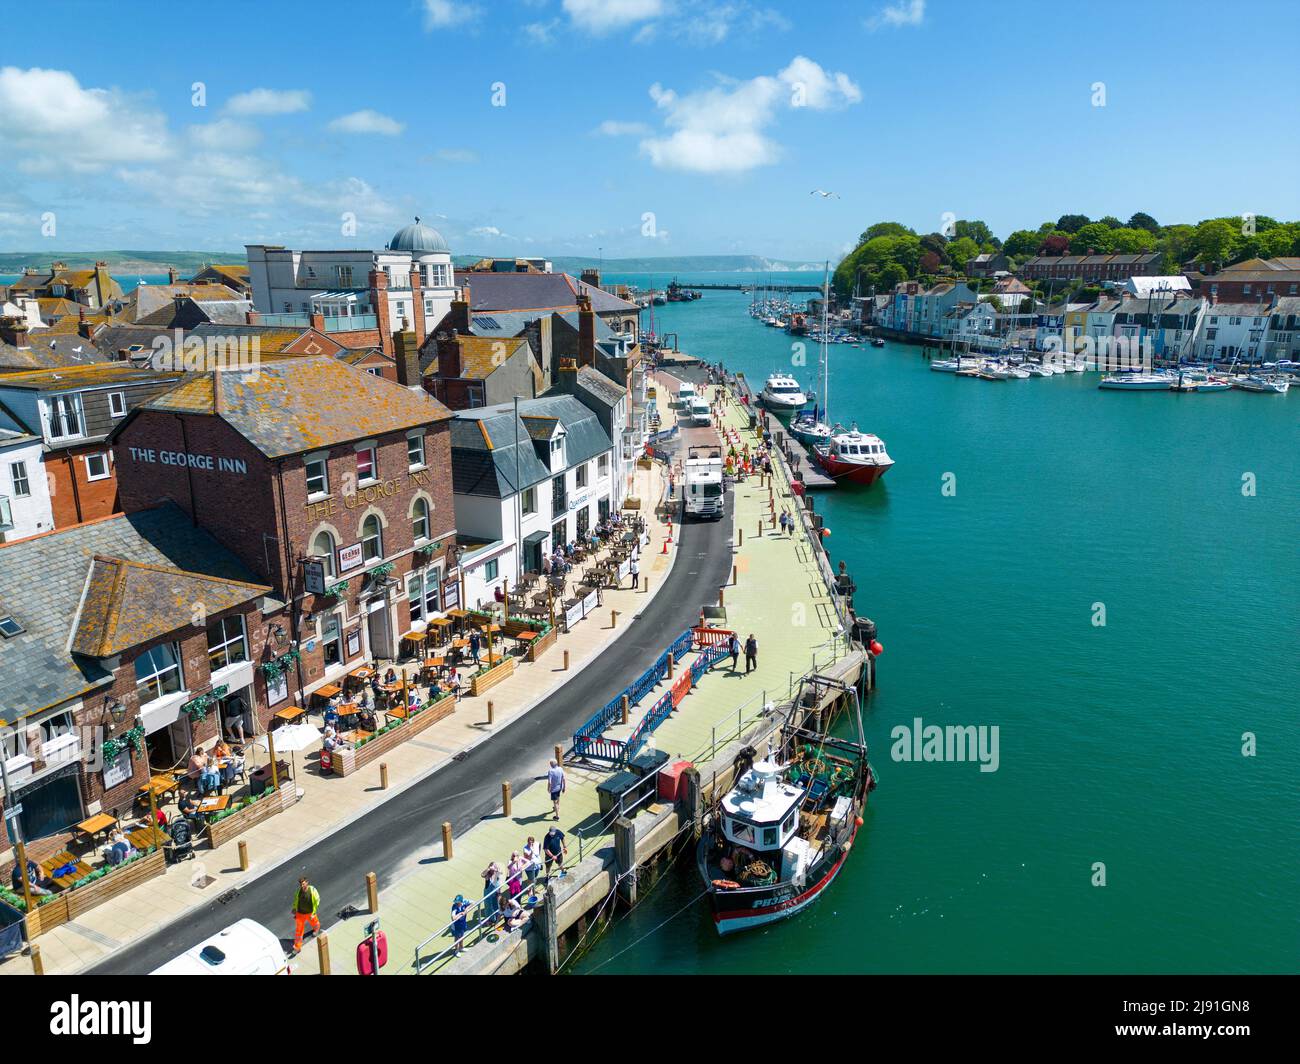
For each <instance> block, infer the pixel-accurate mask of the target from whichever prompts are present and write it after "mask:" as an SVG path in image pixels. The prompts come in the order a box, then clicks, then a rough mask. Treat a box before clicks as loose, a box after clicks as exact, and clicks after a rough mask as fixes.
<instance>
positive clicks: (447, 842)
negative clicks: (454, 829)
mask: <svg viewBox="0 0 1300 1064" xmlns="http://www.w3.org/2000/svg"><path fill="white" fill-rule="evenodd" d="M442 859H443V860H444V861H450V860H451V821H450V820H444V821H443V822H442Z"/></svg>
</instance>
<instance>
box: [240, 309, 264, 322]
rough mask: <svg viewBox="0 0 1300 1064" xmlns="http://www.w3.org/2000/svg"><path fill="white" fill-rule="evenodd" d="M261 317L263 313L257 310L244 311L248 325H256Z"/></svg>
mask: <svg viewBox="0 0 1300 1064" xmlns="http://www.w3.org/2000/svg"><path fill="white" fill-rule="evenodd" d="M260 318H261V315H259V314H258V312H257V311H255V310H246V311H244V324H246V325H256V324H257V323H258V321H259V320H260Z"/></svg>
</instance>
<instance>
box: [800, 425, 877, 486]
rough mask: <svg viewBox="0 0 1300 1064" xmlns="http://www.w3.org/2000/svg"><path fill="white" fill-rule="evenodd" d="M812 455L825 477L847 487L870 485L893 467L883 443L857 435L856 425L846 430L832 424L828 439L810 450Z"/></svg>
mask: <svg viewBox="0 0 1300 1064" xmlns="http://www.w3.org/2000/svg"><path fill="white" fill-rule="evenodd" d="M812 453H813V457H814V459H815V460H816V462H817V464H818V465H819V466H821V468H822V471H823V472H824V473H825V474H826V475H827V476H828V477H831V478H833V479H834V480H843V481H848V482H849V483H850V484H863V485H868V486H869V485H871V484H874V483H875V482H876V481H877V480H879V479H880V478H881V477H883V476H884V475H885V474H886V473H887V472H889V469H890V467H891V466H892V465H893V464H894V460H893V459H892V458H890V457H889V452H888V451H886V450H885V441H884V440H882V439H881V438H880V437H879V436H875V435H872V434H871V433H869V432H859V431H858V426H857V425H853V426H852V427H850V428H849V429H848V430H847V431H846V430H845V429H844V427H843V426H842V425H836V426H835V428H833V429H832V430H831V433H830V439H829V440H827V442H826V443H824V444H821V445H820V446H816V447H814V448H813V452H812Z"/></svg>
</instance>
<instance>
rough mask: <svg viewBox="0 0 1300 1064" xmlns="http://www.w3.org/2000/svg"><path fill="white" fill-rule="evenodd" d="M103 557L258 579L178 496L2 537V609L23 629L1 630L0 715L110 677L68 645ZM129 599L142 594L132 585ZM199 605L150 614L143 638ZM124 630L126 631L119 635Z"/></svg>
mask: <svg viewBox="0 0 1300 1064" xmlns="http://www.w3.org/2000/svg"><path fill="white" fill-rule="evenodd" d="M97 556H98V557H101V558H105V559H111V558H116V559H122V560H124V561H128V562H137V563H140V564H141V565H145V566H153V567H158V568H161V569H164V570H179V571H180V572H182V573H189V574H202V577H210V578H215V579H216V580H218V581H234V582H237V583H238V584H240V585H243V586H245V587H246V588H249V589H251V588H253V587H256V586H258V585H257V584H256V577H255V576H254V574H253V573H252V572H250V571H249V570H248V568H247V567H245V566H244V564H243V563H242V562H240V561H239V559H238V558H236V557H235V556H234V555H233V554H231V553H230V552H229V551H228V550H226V548H225V547H223V546H221V544H220V543H218V542H217V541H216V540H215V539H213V538H212V536H211V535H209V534H208V533H207V532H205V531H203V530H202V529H200V528H196V527H194V525H193V524H191V522H190V520H189V518H188V517H186V516H185V514H184V513H183V512H182V511H181V510H180V508H179V507H177V506H175V505H174V504H172V503H166V504H164V505H162V506H158V507H155V508H154V509H150V510H141V511H139V512H137V513H133V514H118V515H116V516H114V517H109V518H105V519H104V520H102V521H92V522H90V523H89V524H84V525H74V526H72V527H71V528H65V529H57V530H55V531H53V532H47V533H45V534H43V535H39V536H33V537H31V538H29V539H21V540H16V541H15V542H13V543H7V544H4V545H0V616H5V615H10V616H13V617H14V619H15V620H16V621H18V623H19V624H21V625H22V626H23V628H24V631H23V632H21V633H20V634H18V635H16V636H12V637H9V638H0V719H3V720H6V721H12V720H15V719H19V718H21V717H24V716H28V715H30V714H32V713H37V712H40V711H41V710H44V709H47V708H50V707H52V706H57V705H59V704H60V703H62V702H66V701H68V700H69V699H72V698H76V697H77V696H79V695H81V694H83V693H84V692H87V691H89V690H91V689H93V688H96V687H100V686H102V685H104V684H105V683H106V682H107V681H108V680H109V679H110V674H109V673H108V672H107V671H106V670H105V669H104V667H103V666H102V665H101V664H100V663H99V662H98V661H96V660H94V659H91V658H87V657H83V656H81V655H78V654H77V653H75V652H74V651H73V650H72V649H71V645H72V639H73V633H74V631H75V630H76V629H77V626H78V624H79V615H80V609H81V602H82V596H83V592H85V591H86V589H87V581H88V578H89V576H90V574H91V569H92V565H93V564H94V561H95V558H96V557H97ZM169 586H170V585H169ZM205 586H212V585H210V584H209V585H205ZM132 601H133V602H134V601H139V600H138V599H136V598H135V597H134V593H133V595H132ZM192 603H193V600H192V599H191V600H190V601H188V602H186V603H185V604H184V608H183V610H179V611H178V612H176V613H174V614H172V615H171V616H164V615H162V614H159V615H156V616H154V617H152V618H150V619H149V622H148V626H147V628H142V629H141V632H142V633H143V632H145V631H147V632H148V634H145V635H142V638H140V639H137V640H136V642H137V643H138V642H142V641H143V640H144V639H149V638H155V637H157V636H158V635H165V634H167V632H171V631H178V630H180V629H182V628H186V627H188V626H189V624H190V617H191V614H192V609H193V605H192ZM173 605H174V604H173ZM139 617H140V615H139V614H138V613H137V612H136V611H135V610H134V609H133V610H132V611H131V613H130V616H129V617H127V618H124V619H123V620H124V621H125V623H127V624H128V625H129V624H136V623H139ZM118 627H121V626H120V625H119V626H118ZM87 635H88V636H89V629H87ZM123 638H129V633H128V634H126V635H123V636H121V637H117V636H115V637H114V641H115V642H121V639H123ZM87 645H88V644H87Z"/></svg>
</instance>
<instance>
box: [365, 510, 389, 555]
mask: <svg viewBox="0 0 1300 1064" xmlns="http://www.w3.org/2000/svg"><path fill="white" fill-rule="evenodd" d="M371 521H374V523H375V534H374V536H373V537H367V536H366V525H367V524H368V523H369V522H371ZM360 531H361V536H360V538H361V564H362V565H369V564H370V563H371V562H382V561H383V560H384V522H383V521H381V520H380V519H379V516H378V515H377V514H366V516H365V517H363V518H362V519H361V530H360ZM370 539H374V540H377V541H378V545H379V546H378V550H377V551H376V552H375V553H374V554H373V555H372V554H370V553H369V550H370V548H369V547H368V546H367V545H366V544H367V542H368V541H369V540H370Z"/></svg>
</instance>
